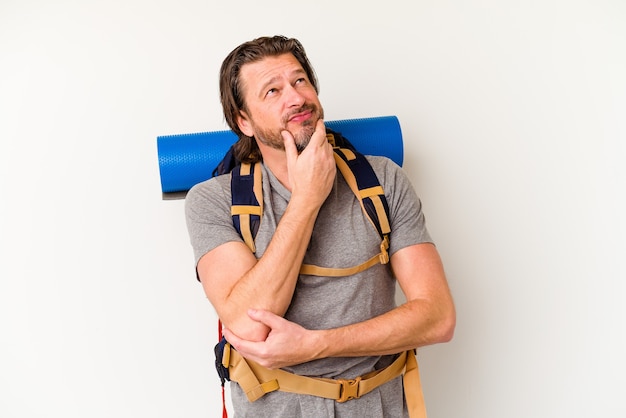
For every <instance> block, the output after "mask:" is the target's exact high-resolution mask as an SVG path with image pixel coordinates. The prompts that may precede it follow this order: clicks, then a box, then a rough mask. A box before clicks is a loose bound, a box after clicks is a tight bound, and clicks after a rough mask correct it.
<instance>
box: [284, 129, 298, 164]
mask: <svg viewBox="0 0 626 418" xmlns="http://www.w3.org/2000/svg"><path fill="white" fill-rule="evenodd" d="M280 134H281V136H282V137H283V144H284V146H285V153H286V154H287V159H290V158H293V157H297V156H298V150H297V149H296V140H295V139H294V137H293V135H291V132H289V131H286V130H285V131H281V133H280Z"/></svg>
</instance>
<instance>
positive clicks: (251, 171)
mask: <svg viewBox="0 0 626 418" xmlns="http://www.w3.org/2000/svg"><path fill="white" fill-rule="evenodd" d="M326 136H327V137H328V140H329V142H330V143H331V144H333V148H334V151H335V155H334V157H335V163H336V164H337V168H338V169H339V171H340V172H341V174H342V175H343V177H344V179H345V180H346V182H347V183H348V185H349V186H350V189H351V190H352V192H353V193H354V195H355V196H356V198H357V199H358V200H359V203H360V204H361V208H362V209H363V213H364V214H365V216H366V217H367V219H368V220H369V221H370V223H371V224H372V226H373V227H374V228H375V229H376V231H377V232H378V234H379V235H380V237H381V244H380V250H381V251H380V253H379V254H376V255H375V256H373V257H372V258H370V259H369V260H367V261H366V262H364V263H362V264H359V265H358V266H354V267H347V268H326V267H319V266H314V265H310V264H303V265H302V268H301V269H300V273H301V274H308V275H314V276H329V277H337V276H348V275H352V274H356V273H359V272H361V271H363V270H366V269H368V268H370V267H371V266H373V265H375V264H378V263H381V264H386V263H388V262H389V255H388V252H387V250H388V248H389V233H390V232H391V227H390V224H389V206H388V204H387V199H386V198H385V193H384V190H383V188H382V186H381V185H380V182H379V181H378V177H376V173H374V170H373V169H372V166H371V165H370V163H369V161H367V158H366V157H365V156H364V155H363V154H361V153H359V152H358V151H356V149H354V147H353V146H352V144H350V143H349V142H348V141H347V140H346V139H345V138H343V137H342V136H341V135H340V134H337V133H335V132H332V131H330V132H329V133H328V134H327V135H326ZM338 144H341V145H343V146H338ZM262 183H263V182H262V178H261V167H260V163H256V164H254V165H250V164H246V163H243V164H241V165H238V166H236V167H235V168H233V169H232V171H231V194H232V206H231V215H232V218H233V225H234V226H235V228H236V229H237V231H238V232H239V234H240V235H241V237H242V238H243V240H244V242H245V243H246V245H247V246H248V247H249V248H250V250H251V251H252V252H256V246H255V244H254V239H255V237H256V234H257V231H258V229H259V225H260V223H261V216H262V215H263V185H262Z"/></svg>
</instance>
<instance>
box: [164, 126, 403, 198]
mask: <svg viewBox="0 0 626 418" xmlns="http://www.w3.org/2000/svg"><path fill="white" fill-rule="evenodd" d="M325 124H326V126H327V127H328V128H330V129H332V130H333V131H335V132H339V133H340V134H342V135H343V136H344V137H345V138H346V139H347V140H348V141H350V142H351V143H352V145H354V147H355V148H356V149H357V150H358V151H359V152H361V153H362V154H365V155H381V156H385V157H388V158H390V159H392V160H393V161H394V162H395V163H396V164H398V165H400V166H402V162H403V159H404V150H403V146H402V131H401V129H400V123H399V121H398V118H397V117H396V116H377V117H370V118H358V119H343V120H335V121H325ZM236 141H237V136H236V135H235V133H234V132H232V131H231V130H224V131H212V132H199V133H189V134H176V135H163V136H158V137H157V152H158V156H159V171H160V175H161V192H162V193H163V199H165V200H170V199H183V198H184V197H185V195H186V194H187V191H189V189H191V187H193V186H194V185H195V184H197V183H200V182H202V181H204V180H207V179H209V178H211V177H212V176H213V170H214V169H215V167H217V165H218V164H219V162H220V161H222V158H224V155H225V154H226V152H227V151H228V150H229V148H230V147H231V146H232V145H233V144H234V143H235V142H236Z"/></svg>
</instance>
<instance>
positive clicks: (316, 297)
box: [185, 156, 432, 418]
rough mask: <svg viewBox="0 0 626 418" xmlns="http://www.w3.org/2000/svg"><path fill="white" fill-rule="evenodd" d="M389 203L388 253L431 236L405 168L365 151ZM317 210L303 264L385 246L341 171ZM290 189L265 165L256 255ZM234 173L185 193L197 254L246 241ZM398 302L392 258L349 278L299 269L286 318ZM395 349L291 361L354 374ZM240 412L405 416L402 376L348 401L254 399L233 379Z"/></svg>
mask: <svg viewBox="0 0 626 418" xmlns="http://www.w3.org/2000/svg"><path fill="white" fill-rule="evenodd" d="M367 158H368V160H369V161H370V163H371V164H372V167H373V169H374V171H375V173H376V175H377V176H378V179H379V181H380V183H381V185H382V187H383V189H384V191H385V196H386V198H387V202H388V204H389V212H390V219H389V222H390V224H391V235H390V248H389V254H390V256H391V255H393V254H394V253H395V252H396V251H398V250H400V249H402V248H405V247H407V246H410V245H414V244H419V243H424V242H432V240H431V238H430V235H429V233H428V231H427V229H426V226H425V220H424V214H423V213H422V209H421V203H420V200H419V198H418V197H417V195H416V193H415V191H414V190H413V188H412V186H411V184H410V182H409V180H408V178H407V177H406V175H405V173H404V172H403V171H402V169H401V168H400V167H399V166H398V165H396V164H395V163H394V162H393V161H391V160H390V159H388V158H385V157H378V156H368V157H367ZM337 173H338V174H337V178H336V181H335V185H334V186H333V189H332V190H331V192H330V194H329V196H328V198H327V199H326V201H325V203H324V204H323V205H322V208H321V210H320V212H319V215H318V217H317V220H316V222H315V227H314V230H313V234H312V237H311V241H310V243H309V246H308V249H307V253H306V255H305V258H304V263H306V264H313V265H317V266H321V267H333V268H341V267H352V266H355V265H358V264H361V263H363V262H364V261H366V260H368V259H369V258H371V257H372V256H373V255H375V254H377V253H378V252H379V251H380V242H381V239H380V236H379V235H378V233H377V232H376V230H375V229H374V227H373V226H372V224H371V223H370V221H369V220H368V219H367V218H366V217H365V215H364V214H363V211H362V209H361V206H360V204H359V202H358V200H357V199H356V198H355V196H354V194H353V193H352V191H351V190H350V188H349V186H348V185H347V183H346V182H345V180H344V179H343V176H342V175H341V174H340V172H339V171H338V172H337ZM289 198H290V192H289V191H288V190H287V189H286V188H285V187H284V186H283V185H282V184H281V183H280V182H279V181H278V180H277V179H276V177H275V176H274V175H273V174H272V173H271V172H270V171H269V170H268V169H267V168H266V167H265V166H263V200H264V210H263V218H262V221H261V225H260V227H259V231H258V233H257V236H256V240H255V244H256V248H257V252H256V256H257V258H260V257H262V256H263V253H264V252H265V250H266V249H267V247H268V245H269V242H270V240H271V238H272V235H273V233H274V231H275V229H276V226H277V224H278V222H280V219H281V216H282V215H283V214H284V212H285V210H286V208H287V204H288V203H289ZM230 205H231V194H230V176H229V175H224V176H218V177H215V178H212V179H210V180H207V181H205V182H202V183H200V184H197V185H196V186H194V187H193V188H192V189H191V190H190V191H189V193H188V194H187V198H186V204H185V209H186V218H187V226H188V230H189V235H190V240H191V244H192V247H193V250H194V255H195V261H196V263H197V262H198V260H199V259H200V258H201V257H202V256H203V255H204V254H206V253H207V252H209V251H211V250H212V249H214V248H216V247H218V246H219V245H222V244H224V243H226V242H230V241H241V242H242V241H243V240H242V239H241V237H240V236H239V234H238V233H237V231H236V230H235V228H234V227H233V224H232V218H231V214H230ZM395 306H396V304H395V279H394V277H393V274H392V271H391V267H390V264H387V265H384V266H383V265H380V264H377V265H375V266H374V267H371V268H369V269H367V270H366V271H364V272H361V273H358V274H356V275H353V276H348V277H317V276H304V275H301V276H300V277H299V279H298V283H297V285H296V289H295V292H294V296H293V299H292V301H291V305H290V306H289V309H288V310H287V312H286V314H285V318H287V319H288V320H290V321H293V322H296V323H298V324H300V325H302V326H303V327H305V328H308V329H328V328H335V327H340V326H343V325H348V324H352V323H356V322H361V321H364V320H367V319H370V318H372V317H375V316H378V315H381V314H383V313H385V312H388V311H390V310H391V309H393V308H394V307H395ZM393 359H394V356H374V357H346V358H325V359H320V360H315V361H310V362H307V363H303V364H299V365H296V366H292V367H289V368H286V370H288V371H290V372H294V373H297V374H300V375H307V376H317V377H327V378H346V379H351V378H354V377H357V376H360V375H363V374H365V373H368V372H370V371H372V370H376V369H380V368H382V367H385V366H386V365H388V364H390V363H391V362H392V361H393ZM231 390H232V391H231V393H232V401H233V407H234V409H235V415H236V417H272V418H277V417H285V418H287V417H288V418H294V417H312V418H313V417H314V418H321V417H359V418H361V417H364V416H376V417H383V416H384V417H403V416H406V407H405V405H404V401H403V392H402V380H401V378H396V379H394V380H393V381H391V382H389V383H387V384H385V385H383V386H381V387H379V388H378V389H377V390H374V391H372V392H370V393H369V394H367V395H365V396H363V397H361V398H359V399H357V400H352V401H349V402H346V403H337V402H335V401H333V400H328V399H323V398H318V397H313V396H307V395H298V394H290V393H284V392H272V393H270V394H267V395H265V396H264V397H262V398H261V399H259V400H257V401H255V402H254V403H249V402H248V400H247V398H246V397H245V394H243V393H242V391H241V389H240V388H239V387H238V385H237V384H236V383H233V384H231Z"/></svg>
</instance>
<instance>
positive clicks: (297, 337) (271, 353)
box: [223, 309, 317, 369]
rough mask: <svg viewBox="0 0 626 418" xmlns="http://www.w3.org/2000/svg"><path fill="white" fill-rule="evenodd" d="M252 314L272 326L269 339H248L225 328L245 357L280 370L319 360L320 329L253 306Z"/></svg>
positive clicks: (231, 340) (227, 334) (228, 339)
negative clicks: (317, 342)
mask: <svg viewBox="0 0 626 418" xmlns="http://www.w3.org/2000/svg"><path fill="white" fill-rule="evenodd" d="M248 316H249V317H250V318H251V319H252V320H254V321H257V322H261V323H263V324H265V325H266V326H267V327H269V328H270V332H269V334H268V336H267V338H266V339H265V341H259V342H254V341H247V340H244V339H241V338H239V337H238V336H236V335H235V334H233V333H232V332H231V331H230V330H228V329H224V331H223V334H224V337H225V338H226V340H227V341H228V342H229V343H230V344H231V345H232V346H233V347H235V349H236V350H237V351H238V352H239V354H241V355H242V356H243V357H244V358H247V359H249V360H252V361H254V362H256V363H259V364H260V365H262V366H264V367H267V368H270V369H278V368H281V367H286V366H291V365H294V364H300V363H304V362H306V361H309V360H313V359H315V348H314V347H315V343H314V342H315V341H316V338H315V335H317V332H316V331H311V330H307V329H305V328H303V327H301V326H300V325H298V324H296V323H294V322H290V321H288V320H286V319H284V318H282V317H280V316H278V315H275V314H273V313H271V312H269V311H265V310H260V309H258V310H257V309H249V310H248Z"/></svg>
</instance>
